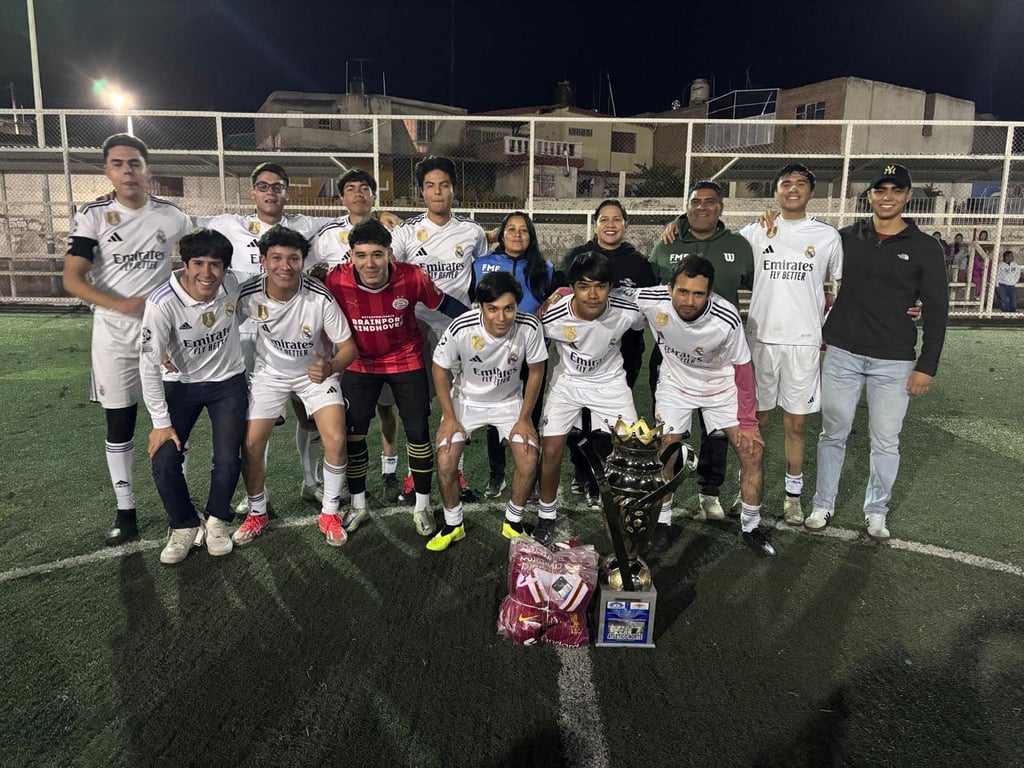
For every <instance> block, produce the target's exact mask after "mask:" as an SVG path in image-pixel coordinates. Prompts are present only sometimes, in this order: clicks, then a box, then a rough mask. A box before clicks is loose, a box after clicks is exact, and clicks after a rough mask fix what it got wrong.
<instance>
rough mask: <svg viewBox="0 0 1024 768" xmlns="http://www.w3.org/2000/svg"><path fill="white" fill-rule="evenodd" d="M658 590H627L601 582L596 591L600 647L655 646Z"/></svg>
mask: <svg viewBox="0 0 1024 768" xmlns="http://www.w3.org/2000/svg"><path fill="white" fill-rule="evenodd" d="M657 604H658V590H657V589H655V588H654V586H653V585H652V586H651V588H650V589H645V590H643V591H642V592H640V591H635V590H634V591H626V590H622V589H612V588H611V587H609V586H608V585H607V584H601V585H600V586H599V587H598V591H597V605H596V608H595V609H594V610H595V615H596V617H597V622H596V623H597V632H596V633H595V638H596V641H595V643H594V644H595V645H597V646H598V647H601V648H653V647H654V611H655V608H656V607H657Z"/></svg>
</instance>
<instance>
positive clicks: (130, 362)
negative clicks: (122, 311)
mask: <svg viewBox="0 0 1024 768" xmlns="http://www.w3.org/2000/svg"><path fill="white" fill-rule="evenodd" d="M141 346H142V321H141V320H138V319H136V318H134V317H128V316H127V315H125V316H121V317H114V316H111V315H105V314H104V315H93V318H92V385H91V390H90V393H89V399H90V400H92V401H93V402H94V403H99V404H100V405H102V406H103V407H104V408H107V409H113V408H127V407H128V406H130V405H135V404H136V403H138V402H139V400H140V399H141V398H142V379H141V377H140V376H139V356H140V355H141Z"/></svg>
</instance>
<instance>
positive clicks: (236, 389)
mask: <svg viewBox="0 0 1024 768" xmlns="http://www.w3.org/2000/svg"><path fill="white" fill-rule="evenodd" d="M164 393H165V395H166V397H167V409H168V412H169V413H170V416H171V426H172V427H174V431H175V432H177V433H178V439H179V440H180V441H181V444H182V445H184V444H185V443H186V442H187V441H188V438H189V435H190V434H191V433H192V428H193V427H194V426H195V424H196V421H198V420H199V415H200V414H201V413H202V412H203V408H206V410H207V412H208V413H209V414H210V425H211V427H212V432H213V467H212V468H211V469H210V493H209V496H208V497H207V499H206V514H208V515H213V516H214V517H219V518H221V519H222V520H226V521H230V520H232V519H233V518H234V516H235V514H234V512H233V511H232V510H231V497H232V496H233V495H234V493H235V486H237V485H238V475H239V473H240V472H241V469H242V441H243V440H244V439H245V427H246V421H245V416H246V409H247V408H248V404H249V388H248V386H247V384H246V381H245V374H244V373H240V374H238V375H237V376H234V377H232V378H230V379H228V380H227V381H211V382H198V383H195V384H182V383H181V382H166V383H164ZM183 459H184V454H183V453H182V452H181V451H179V450H178V447H177V446H176V445H175V444H174V443H173V442H172V441H170V440H168V441H167V442H166V443H164V444H163V445H162V446H160V448H159V450H157V452H156V455H155V456H153V481H154V482H155V483H156V489H157V492H158V493H159V494H160V500H161V501H162V502H163V504H164V509H165V510H166V511H167V517H168V520H169V521H170V527H171V528H195V527H197V526H198V525H199V516H198V514H197V513H196V508H195V505H193V503H192V499H191V497H190V496H189V493H188V483H187V482H186V480H185V475H184V473H183V472H182V471H181V464H182V461H183Z"/></svg>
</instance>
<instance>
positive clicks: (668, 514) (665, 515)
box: [658, 499, 672, 525]
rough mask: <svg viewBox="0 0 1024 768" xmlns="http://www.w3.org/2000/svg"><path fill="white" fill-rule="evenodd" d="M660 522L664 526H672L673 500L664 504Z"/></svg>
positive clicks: (659, 515)
mask: <svg viewBox="0 0 1024 768" xmlns="http://www.w3.org/2000/svg"><path fill="white" fill-rule="evenodd" d="M658 522H659V523H660V524H662V525H672V499H669V500H668V501H665V502H662V504H661V512H659V513H658Z"/></svg>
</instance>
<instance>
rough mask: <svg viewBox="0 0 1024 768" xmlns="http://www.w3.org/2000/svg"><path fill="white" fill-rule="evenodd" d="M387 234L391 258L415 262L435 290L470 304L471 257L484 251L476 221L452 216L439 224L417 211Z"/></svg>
mask: <svg viewBox="0 0 1024 768" xmlns="http://www.w3.org/2000/svg"><path fill="white" fill-rule="evenodd" d="M391 237H392V242H391V250H392V251H393V252H394V255H395V261H405V262H408V263H410V264H415V265H417V266H418V267H420V268H421V269H422V270H423V271H424V272H426V273H427V276H428V277H430V279H431V280H433V281H434V285H436V286H437V287H438V288H439V289H441V290H442V291H444V292H445V293H447V294H448V295H449V296H452V297H453V298H456V299H458V300H459V301H461V302H462V303H463V304H466V305H467V306H468V305H469V304H470V298H469V286H470V281H471V280H472V278H473V260H474V259H476V258H479V257H480V256H483V255H484V254H485V253H487V236H486V235H485V234H484V231H483V229H481V228H480V225H479V224H477V223H476V222H475V221H473V220H472V219H469V218H466V217H465V216H458V215H453V216H452V217H451V218H450V219H449V220H448V222H447V223H446V224H444V225H443V226H439V225H437V224H435V223H434V222H433V221H431V220H430V218H429V217H428V216H427V214H425V213H421V214H420V215H418V216H413V217H412V218H411V219H406V220H405V221H404V222H402V224H401V226H398V227H396V228H395V231H394V232H392V233H391ZM417 314H419V310H418V309H417Z"/></svg>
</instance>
